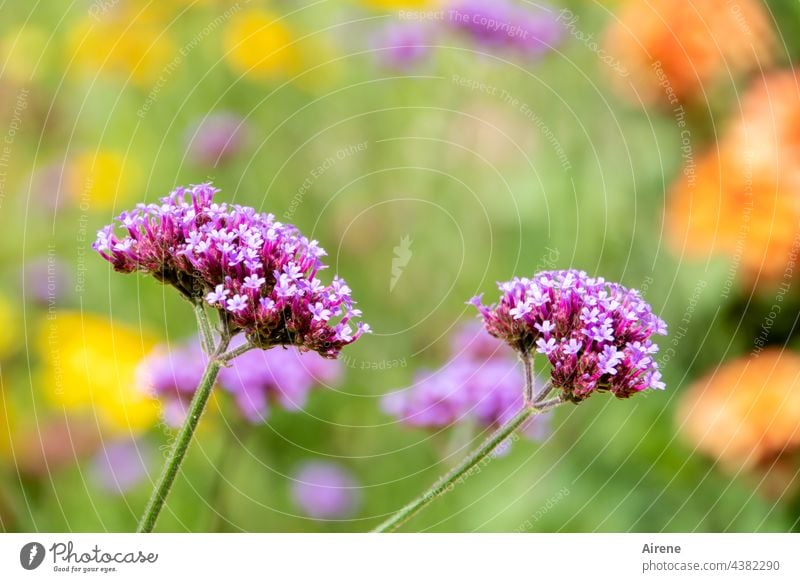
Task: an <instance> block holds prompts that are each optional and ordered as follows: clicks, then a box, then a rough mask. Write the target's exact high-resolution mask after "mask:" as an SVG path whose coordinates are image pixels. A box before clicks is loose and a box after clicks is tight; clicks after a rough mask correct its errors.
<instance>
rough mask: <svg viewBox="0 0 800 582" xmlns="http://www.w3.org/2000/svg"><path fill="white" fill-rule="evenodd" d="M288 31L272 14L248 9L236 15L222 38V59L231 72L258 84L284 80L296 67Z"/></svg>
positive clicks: (291, 39) (290, 31)
mask: <svg viewBox="0 0 800 582" xmlns="http://www.w3.org/2000/svg"><path fill="white" fill-rule="evenodd" d="M294 40H295V37H294V33H293V32H292V30H291V28H290V27H289V26H288V25H287V24H286V23H285V22H284V21H283V20H280V17H279V16H278V15H276V14H272V13H270V12H267V11H265V10H260V9H251V10H246V11H243V12H239V13H237V14H236V15H234V16H233V17H232V18H231V19H230V20H229V21H228V23H227V25H226V27H225V31H224V34H223V46H224V51H225V59H226V60H227V62H228V65H229V66H230V67H231V69H233V70H234V71H235V72H237V73H239V74H242V75H247V76H250V77H252V78H255V79H259V80H269V79H274V78H282V77H287V76H290V75H292V74H294V73H295V72H296V71H297V70H298V67H299V65H300V58H299V55H298V52H297V47H296V46H295V45H293V44H292V43H293V42H294Z"/></svg>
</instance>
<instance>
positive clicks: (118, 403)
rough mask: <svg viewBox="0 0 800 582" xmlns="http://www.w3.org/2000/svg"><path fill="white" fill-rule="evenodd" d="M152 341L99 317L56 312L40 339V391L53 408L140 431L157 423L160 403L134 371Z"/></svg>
mask: <svg viewBox="0 0 800 582" xmlns="http://www.w3.org/2000/svg"><path fill="white" fill-rule="evenodd" d="M152 347H153V342H152V341H151V340H150V339H149V338H148V337H143V335H142V334H141V333H140V332H139V331H138V330H137V329H135V328H131V327H128V326H126V325H123V324H113V323H112V322H111V321H109V320H107V319H105V318H102V317H100V316H97V315H89V314H83V315H81V314H80V313H77V312H57V313H56V314H55V316H54V317H52V318H49V319H48V320H47V322H46V324H45V326H44V328H43V329H42V331H41V333H40V337H39V350H40V352H41V356H42V360H43V362H44V374H43V380H44V383H43V388H44V390H45V391H46V393H47V396H48V398H49V399H50V400H51V402H53V403H54V404H56V405H59V406H63V407H64V408H65V409H67V410H69V411H72V412H84V413H93V414H95V415H96V417H97V418H98V419H99V421H100V423H101V427H103V428H106V429H108V430H112V431H119V432H121V433H130V432H134V433H135V432H140V431H142V430H144V429H147V428H148V427H150V426H152V425H153V424H154V423H155V422H156V421H157V419H158V416H159V408H158V403H157V401H155V400H154V399H153V398H152V397H151V396H150V395H149V394H148V391H147V389H146V388H145V387H144V386H143V385H142V383H141V382H140V380H139V378H138V376H137V367H138V365H139V362H140V361H141V360H142V358H143V357H144V356H145V355H146V354H147V353H149V352H150V350H151V349H152Z"/></svg>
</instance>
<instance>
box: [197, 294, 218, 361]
mask: <svg viewBox="0 0 800 582" xmlns="http://www.w3.org/2000/svg"><path fill="white" fill-rule="evenodd" d="M194 314H195V316H196V317H197V329H198V330H199V332H200V344H201V345H202V346H203V351H204V352H205V353H206V355H207V356H210V355H211V353H212V352H213V351H214V334H213V332H212V331H211V322H209V321H208V314H207V313H206V310H205V307H204V306H203V302H202V301H199V302H197V303H195V304H194Z"/></svg>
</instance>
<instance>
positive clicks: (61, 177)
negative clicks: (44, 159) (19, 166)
mask: <svg viewBox="0 0 800 582" xmlns="http://www.w3.org/2000/svg"><path fill="white" fill-rule="evenodd" d="M70 181H71V173H70V168H69V164H68V162H67V161H66V160H64V159H60V160H56V161H52V162H49V163H47V164H45V165H44V166H41V167H39V168H37V169H36V170H34V172H33V175H32V176H31V188H30V198H31V202H32V203H33V204H32V205H31V206H32V207H33V208H34V209H36V208H45V209H47V210H58V209H60V208H63V207H64V206H66V205H67V204H69V202H70V199H71V193H70Z"/></svg>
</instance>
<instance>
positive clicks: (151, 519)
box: [136, 306, 230, 533]
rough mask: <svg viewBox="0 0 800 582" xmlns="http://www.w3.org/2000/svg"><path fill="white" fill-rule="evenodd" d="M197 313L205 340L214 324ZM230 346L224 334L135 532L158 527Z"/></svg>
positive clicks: (201, 311) (146, 531) (211, 357)
mask: <svg viewBox="0 0 800 582" xmlns="http://www.w3.org/2000/svg"><path fill="white" fill-rule="evenodd" d="M195 313H196V314H197V320H198V325H199V327H200V334H201V337H202V336H203V335H204V329H205V330H208V331H209V333H210V330H211V324H210V322H209V321H208V315H207V314H206V312H205V310H204V309H202V306H201V307H200V308H199V309H198V308H195ZM205 339H206V338H203V341H204V343H205ZM209 339H210V341H211V342H212V343H213V339H211V338H210V336H209ZM229 343H230V334H229V333H227V332H225V333H223V336H222V337H221V338H220V341H219V345H217V347H216V349H214V350H213V351H212V352H211V353H209V356H208V364H206V369H205V372H204V373H203V377H202V379H201V380H200V384H199V385H198V386H197V390H196V391H195V393H194V397H193V398H192V402H191V404H190V405H189V410H188V413H187V415H186V420H185V421H184V422H183V426H182V427H181V429H180V431H179V432H178V435H177V437H176V438H175V442H174V443H173V444H172V449H171V450H170V453H169V457H168V458H167V462H166V464H165V465H164V469H163V470H162V471H161V476H160V477H159V478H158V481H157V483H156V486H155V489H154V490H153V494H152V495H151V496H150V500H149V501H148V502H147V507H146V508H145V511H144V515H143V516H142V519H141V521H139V527H138V528H137V530H136V531H137V532H139V533H149V532H152V531H153V529H154V528H155V526H156V521H158V516H159V515H160V513H161V510H162V509H163V508H164V502H165V501H166V499H167V495H169V492H170V489H172V485H173V484H174V483H175V478H176V477H177V476H178V471H180V468H181V464H182V463H183V460H184V457H186V451H188V450H189V445H190V444H191V442H192V437H193V436H194V432H195V430H196V429H197V425H198V423H199V422H200V417H201V416H202V415H203V411H204V410H205V408H206V404H208V399H209V397H210V396H211V389H212V388H213V386H214V382H216V380H217V375H218V374H219V370H220V368H221V367H222V365H223V361H222V358H220V355H221V354H223V353H224V352H225V350H226V349H227V348H228V344H229Z"/></svg>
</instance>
